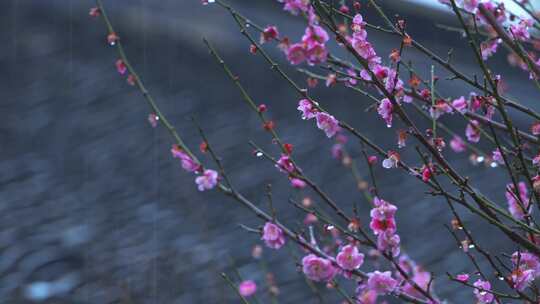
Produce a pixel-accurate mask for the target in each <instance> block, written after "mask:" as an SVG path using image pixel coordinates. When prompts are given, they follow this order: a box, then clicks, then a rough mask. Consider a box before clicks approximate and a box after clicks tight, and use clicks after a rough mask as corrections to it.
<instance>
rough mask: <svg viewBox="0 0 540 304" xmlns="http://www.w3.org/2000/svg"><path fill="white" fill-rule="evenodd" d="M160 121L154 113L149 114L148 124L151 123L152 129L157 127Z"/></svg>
mask: <svg viewBox="0 0 540 304" xmlns="http://www.w3.org/2000/svg"><path fill="white" fill-rule="evenodd" d="M158 121H159V116H157V115H156V114H154V113H150V114H148V123H150V125H151V126H152V128H155V127H157V124H158Z"/></svg>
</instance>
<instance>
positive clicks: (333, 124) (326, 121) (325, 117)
mask: <svg viewBox="0 0 540 304" xmlns="http://www.w3.org/2000/svg"><path fill="white" fill-rule="evenodd" d="M316 119H317V127H318V128H319V129H321V130H323V131H324V133H326V136H327V137H328V138H330V137H332V136H334V135H335V134H336V133H337V132H338V131H339V130H340V127H339V123H338V121H337V120H336V119H335V118H334V116H332V115H330V114H328V113H323V112H319V113H317V116H316Z"/></svg>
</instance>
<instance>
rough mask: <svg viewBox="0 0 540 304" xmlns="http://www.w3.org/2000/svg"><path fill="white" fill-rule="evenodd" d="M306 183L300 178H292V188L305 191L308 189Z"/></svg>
mask: <svg viewBox="0 0 540 304" xmlns="http://www.w3.org/2000/svg"><path fill="white" fill-rule="evenodd" d="M306 185H307V184H306V182H305V181H303V180H301V179H299V178H294V177H293V178H291V186H292V187H293V188H296V189H304V188H305V187H306Z"/></svg>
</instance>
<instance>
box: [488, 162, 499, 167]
mask: <svg viewBox="0 0 540 304" xmlns="http://www.w3.org/2000/svg"><path fill="white" fill-rule="evenodd" d="M489 166H490V167H491V168H497V167H498V166H499V165H498V164H497V163H496V162H491V164H489Z"/></svg>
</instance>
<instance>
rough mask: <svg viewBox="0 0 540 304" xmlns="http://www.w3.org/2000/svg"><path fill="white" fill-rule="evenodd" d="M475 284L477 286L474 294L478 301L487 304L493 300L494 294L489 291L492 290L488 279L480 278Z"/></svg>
mask: <svg viewBox="0 0 540 304" xmlns="http://www.w3.org/2000/svg"><path fill="white" fill-rule="evenodd" d="M473 285H474V287H476V289H475V290H474V295H475V296H476V299H477V300H478V302H480V303H486V304H487V303H491V302H493V298H494V296H493V294H492V293H490V292H489V291H490V290H491V284H490V283H489V282H488V281H482V280H480V279H478V280H477V281H476V282H474V284H473Z"/></svg>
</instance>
